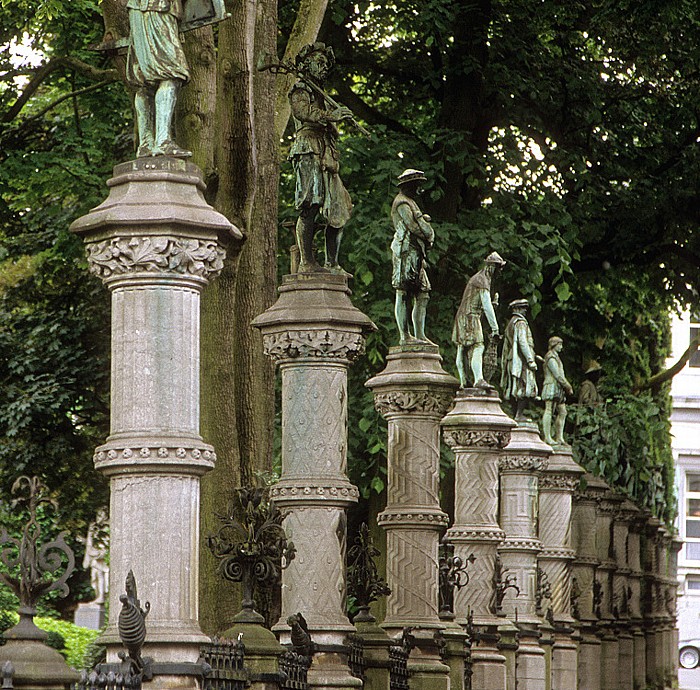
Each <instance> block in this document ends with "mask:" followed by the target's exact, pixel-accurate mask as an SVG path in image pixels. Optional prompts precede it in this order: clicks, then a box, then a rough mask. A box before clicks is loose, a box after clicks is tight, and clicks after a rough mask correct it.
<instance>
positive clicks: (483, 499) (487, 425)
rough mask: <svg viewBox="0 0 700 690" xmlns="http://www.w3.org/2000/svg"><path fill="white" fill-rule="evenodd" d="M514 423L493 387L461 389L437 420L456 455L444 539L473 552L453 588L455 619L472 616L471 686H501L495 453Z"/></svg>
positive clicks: (484, 689) (483, 689)
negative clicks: (462, 579)
mask: <svg viewBox="0 0 700 690" xmlns="http://www.w3.org/2000/svg"><path fill="white" fill-rule="evenodd" d="M514 426H515V422H514V421H513V420H512V419H510V418H509V417H508V416H507V415H506V414H505V413H504V412H503V410H501V406H500V400H499V398H498V395H497V393H496V391H495V390H484V389H479V388H467V389H465V390H460V391H459V393H458V394H457V397H456V399H455V406H454V408H453V409H452V410H451V411H450V412H449V413H448V414H447V415H446V416H445V418H444V419H443V420H442V428H443V435H444V438H445V441H446V442H447V444H448V445H449V446H450V447H451V448H452V450H453V451H454V454H455V519H454V524H453V526H452V527H451V528H450V529H449V530H448V531H447V534H446V535H445V537H444V538H445V541H448V542H449V543H450V544H452V545H453V546H454V554H455V556H459V557H460V558H461V559H462V561H463V562H466V559H467V558H468V557H469V556H470V555H471V554H472V553H473V554H474V556H475V558H476V560H475V561H474V562H473V563H472V564H471V565H470V566H469V584H468V585H467V586H466V587H463V588H462V589H459V590H457V591H456V592H455V597H454V611H455V614H456V621H457V622H458V623H460V624H461V625H466V624H467V619H468V616H469V614H470V613H471V615H472V616H473V625H474V630H475V633H476V636H475V637H476V639H475V640H474V641H473V642H472V648H471V656H472V669H473V676H472V687H473V688H474V690H501V689H502V690H505V688H506V660H505V657H504V655H503V654H501V653H500V652H499V650H498V647H497V643H498V641H499V633H498V626H499V625H501V624H502V623H503V622H504V620H503V618H500V617H498V616H497V615H496V613H497V610H496V588H495V581H494V573H495V568H496V559H497V556H498V545H499V544H500V543H501V542H502V541H503V538H504V533H503V530H502V529H501V527H500V526H499V524H498V458H499V455H500V452H501V450H502V449H503V448H505V447H506V446H507V445H508V443H509V441H510V434H511V429H512V428H513V427H514Z"/></svg>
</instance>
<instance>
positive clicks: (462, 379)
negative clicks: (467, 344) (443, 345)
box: [457, 345, 467, 388]
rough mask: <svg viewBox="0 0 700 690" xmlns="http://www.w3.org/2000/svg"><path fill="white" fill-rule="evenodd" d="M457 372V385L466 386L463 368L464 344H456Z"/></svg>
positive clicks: (465, 373)
mask: <svg viewBox="0 0 700 690" xmlns="http://www.w3.org/2000/svg"><path fill="white" fill-rule="evenodd" d="M457 373H458V374H459V385H460V386H461V387H462V388H466V387H467V372H466V371H465V370H464V345H457Z"/></svg>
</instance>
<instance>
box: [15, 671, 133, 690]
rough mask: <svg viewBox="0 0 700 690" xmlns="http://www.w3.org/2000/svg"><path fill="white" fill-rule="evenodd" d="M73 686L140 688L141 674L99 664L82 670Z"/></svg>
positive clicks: (90, 689) (108, 689)
mask: <svg viewBox="0 0 700 690" xmlns="http://www.w3.org/2000/svg"><path fill="white" fill-rule="evenodd" d="M3 687H5V686H3ZM73 688H74V690H140V689H141V674H140V673H139V674H134V673H132V672H131V671H127V672H126V673H120V672H115V671H108V672H104V671H101V670H100V667H99V666H98V667H96V668H95V669H94V670H93V671H90V672H89V673H88V672H87V671H82V672H81V673H80V680H79V681H78V683H77V685H74V686H73Z"/></svg>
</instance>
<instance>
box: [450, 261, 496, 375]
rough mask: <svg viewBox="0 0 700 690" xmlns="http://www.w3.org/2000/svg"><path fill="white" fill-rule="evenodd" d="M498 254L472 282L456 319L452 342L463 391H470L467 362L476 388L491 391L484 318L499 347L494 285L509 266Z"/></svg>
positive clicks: (485, 264)
mask: <svg viewBox="0 0 700 690" xmlns="http://www.w3.org/2000/svg"><path fill="white" fill-rule="evenodd" d="M505 263H506V262H505V261H504V260H503V259H502V258H501V257H500V256H499V255H498V253H497V252H491V254H489V255H488V256H487V257H486V259H484V265H483V267H482V269H481V270H480V271H479V272H478V273H475V274H474V275H473V276H472V277H471V278H470V279H469V280H468V281H467V285H466V287H465V288H464V294H463V295H462V302H461V304H460V305H459V309H458V310H457V315H456V316H455V322H454V327H453V328H452V342H453V343H456V344H457V371H458V372H459V382H460V384H461V386H462V388H466V387H467V374H466V368H465V360H467V359H468V360H469V366H470V368H471V372H472V377H473V379H474V387H476V388H491V387H492V386H491V385H490V384H489V383H488V382H487V381H486V379H485V378H484V371H483V369H484V349H485V345H484V331H483V328H482V325H481V319H482V316H485V317H486V321H487V322H488V325H489V327H490V328H491V340H492V341H493V342H494V344H495V343H496V341H497V340H498V338H499V337H500V334H499V330H498V322H497V321H496V314H495V312H494V309H493V301H492V299H491V281H492V279H493V276H494V275H495V273H496V271H497V270H498V269H499V268H501V267H502V266H504V265H505Z"/></svg>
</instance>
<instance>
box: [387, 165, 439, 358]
mask: <svg viewBox="0 0 700 690" xmlns="http://www.w3.org/2000/svg"><path fill="white" fill-rule="evenodd" d="M425 180H426V177H425V174H424V173H423V171H422V170H413V169H412V168H409V169H408V170H404V172H402V173H401V175H399V178H398V186H399V193H398V194H397V195H396V197H395V198H394V202H393V203H392V205H391V221H392V223H393V224H394V239H393V240H392V242H391V254H392V274H391V285H392V287H393V288H394V290H396V301H395V305H394V316H395V317H396V324H397V326H398V327H399V342H400V344H401V345H405V344H406V343H410V342H424V343H429V344H432V343H430V341H429V340H428V339H427V338H426V337H425V314H426V310H427V307H428V300H429V299H430V294H429V293H430V281H429V280H428V274H427V273H426V271H425V267H426V265H427V261H426V255H427V253H428V250H429V249H430V248H431V247H432V246H433V242H434V241H435V232H434V231H433V228H432V226H431V225H430V216H429V215H427V214H425V213H423V212H422V211H421V210H420V208H419V207H418V204H417V203H416V196H417V195H418V190H419V189H420V185H421V182H425ZM409 300H411V301H412V302H413V309H412V312H411V319H410V324H409V318H408V306H409ZM411 325H412V326H413V333H411Z"/></svg>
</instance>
